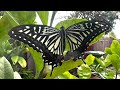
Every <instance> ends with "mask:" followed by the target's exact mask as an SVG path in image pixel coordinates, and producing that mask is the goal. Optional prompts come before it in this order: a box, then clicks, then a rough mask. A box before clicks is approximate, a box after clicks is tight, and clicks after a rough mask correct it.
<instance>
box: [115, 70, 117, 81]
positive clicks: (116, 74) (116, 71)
mask: <svg viewBox="0 0 120 90" xmlns="http://www.w3.org/2000/svg"><path fill="white" fill-rule="evenodd" d="M115 79H117V71H116V73H115Z"/></svg>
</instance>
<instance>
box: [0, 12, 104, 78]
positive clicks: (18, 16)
mask: <svg viewBox="0 0 120 90" xmlns="http://www.w3.org/2000/svg"><path fill="white" fill-rule="evenodd" d="M36 13H37V14H38V16H39V18H40V19H41V21H42V23H43V24H44V25H48V16H49V12H48V11H4V15H3V16H2V18H0V40H1V41H2V40H3V41H5V42H6V44H3V45H1V47H2V48H1V49H2V50H1V52H0V55H1V56H5V57H6V58H7V59H8V61H9V62H10V64H11V66H12V68H13V71H19V69H20V68H19V65H20V66H22V68H25V67H26V60H24V58H23V57H22V56H21V53H23V52H24V51H25V52H26V53H27V52H30V53H31V55H32V57H33V60H34V62H35V66H36V67H35V69H36V73H35V76H34V78H35V79H36V78H39V77H41V76H39V75H40V74H39V73H42V71H44V70H43V69H44V62H43V60H42V54H41V53H39V52H37V51H35V50H34V49H33V48H31V47H29V46H28V45H25V44H24V43H20V42H19V41H15V42H12V44H10V43H9V42H8V40H10V37H9V36H8V31H9V30H10V29H11V28H13V27H15V26H17V25H21V24H31V23H32V24H36ZM54 16H55V15H54ZM82 21H86V20H85V19H70V20H64V21H62V22H59V23H58V24H57V25H56V26H55V27H56V28H58V29H59V28H60V27H61V26H62V25H64V27H65V28H67V27H69V26H70V25H72V24H74V23H77V22H82ZM102 36H103V34H102V35H101V36H99V37H97V38H98V39H99V38H101V37H102ZM4 39H6V40H4ZM98 39H96V40H95V41H94V42H96V41H97V40H98ZM92 43H93V42H92ZM25 46H27V47H28V50H26V49H25ZM68 48H69V47H68V45H67V47H66V51H67V50H68ZM90 58H91V57H90ZM89 60H90V62H88V61H87V60H86V64H84V65H81V64H82V63H83V62H82V60H77V61H76V62H74V61H73V60H68V61H65V62H63V64H62V66H58V67H56V68H55V69H54V70H53V74H52V76H50V71H48V74H47V75H46V77H45V78H46V79H49V78H52V79H54V78H55V77H60V78H62V77H64V78H74V79H76V78H77V77H76V76H73V75H71V74H70V73H69V72H68V71H69V70H71V69H73V68H75V67H78V66H80V65H81V66H80V68H79V70H82V69H83V70H82V72H83V71H84V70H86V71H89V72H90V68H89V66H91V63H93V61H92V62H91V59H89ZM18 64H19V65H18ZM25 70H26V69H25ZM23 71H24V70H23ZM27 71H29V70H26V72H25V73H24V72H23V73H24V74H26V73H27V74H26V75H28V77H29V74H30V72H27ZM78 72H79V71H78ZM83 73H86V72H83ZM79 76H80V78H82V76H81V75H79ZM90 76H91V74H90V73H89V75H88V77H90ZM84 77H85V78H88V77H87V76H85V75H84ZM26 78H27V77H26ZM29 78H33V76H32V77H29Z"/></svg>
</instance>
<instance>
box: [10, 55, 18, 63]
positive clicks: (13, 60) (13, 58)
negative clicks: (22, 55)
mask: <svg viewBox="0 0 120 90" xmlns="http://www.w3.org/2000/svg"><path fill="white" fill-rule="evenodd" d="M11 60H12V62H13V65H15V64H16V63H17V61H18V56H12V57H11Z"/></svg>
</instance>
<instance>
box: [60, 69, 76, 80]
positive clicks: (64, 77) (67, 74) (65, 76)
mask: <svg viewBox="0 0 120 90" xmlns="http://www.w3.org/2000/svg"><path fill="white" fill-rule="evenodd" d="M58 78H59V79H78V78H77V77H76V76H74V75H72V74H70V73H69V72H68V71H66V72H64V73H63V74H62V75H59V76H58Z"/></svg>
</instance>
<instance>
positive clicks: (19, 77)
mask: <svg viewBox="0 0 120 90" xmlns="http://www.w3.org/2000/svg"><path fill="white" fill-rule="evenodd" d="M14 79H22V78H21V76H20V74H19V73H18V72H17V71H15V72H14Z"/></svg>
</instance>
